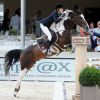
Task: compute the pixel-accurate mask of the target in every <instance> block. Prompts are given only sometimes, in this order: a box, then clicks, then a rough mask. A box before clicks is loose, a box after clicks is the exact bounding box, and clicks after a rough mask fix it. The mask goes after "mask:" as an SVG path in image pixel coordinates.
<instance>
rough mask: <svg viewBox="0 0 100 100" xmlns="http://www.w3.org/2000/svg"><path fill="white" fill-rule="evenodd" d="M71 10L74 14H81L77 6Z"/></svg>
mask: <svg viewBox="0 0 100 100" xmlns="http://www.w3.org/2000/svg"><path fill="white" fill-rule="evenodd" d="M73 10H74V12H75V13H76V14H80V13H81V10H80V8H79V6H78V5H75V6H74V8H73Z"/></svg>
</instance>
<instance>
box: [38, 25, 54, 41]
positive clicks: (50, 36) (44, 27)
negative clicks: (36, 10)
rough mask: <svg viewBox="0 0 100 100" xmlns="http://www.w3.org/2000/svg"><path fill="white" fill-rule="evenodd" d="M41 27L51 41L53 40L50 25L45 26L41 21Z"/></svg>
mask: <svg viewBox="0 0 100 100" xmlns="http://www.w3.org/2000/svg"><path fill="white" fill-rule="evenodd" d="M40 27H41V29H42V31H43V32H44V34H46V35H47V37H48V39H49V41H51V39H52V35H51V33H50V31H49V29H48V27H46V26H44V25H43V24H41V23H40Z"/></svg>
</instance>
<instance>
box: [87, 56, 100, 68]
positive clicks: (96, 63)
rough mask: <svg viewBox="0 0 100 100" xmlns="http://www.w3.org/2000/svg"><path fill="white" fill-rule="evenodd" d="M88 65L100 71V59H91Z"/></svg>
mask: <svg viewBox="0 0 100 100" xmlns="http://www.w3.org/2000/svg"><path fill="white" fill-rule="evenodd" d="M87 64H88V65H90V66H95V67H96V68H98V69H100V58H89V59H88V61H87Z"/></svg>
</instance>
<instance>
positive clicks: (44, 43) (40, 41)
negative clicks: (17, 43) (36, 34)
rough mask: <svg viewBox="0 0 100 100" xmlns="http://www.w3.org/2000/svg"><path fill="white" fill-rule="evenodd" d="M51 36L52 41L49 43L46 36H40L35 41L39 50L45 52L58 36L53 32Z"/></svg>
mask: <svg viewBox="0 0 100 100" xmlns="http://www.w3.org/2000/svg"><path fill="white" fill-rule="evenodd" d="M51 35H52V40H51V41H49V40H48V38H47V36H46V35H44V34H43V35H42V36H41V37H40V38H38V39H37V42H38V44H39V46H40V48H41V50H45V49H47V50H48V49H49V48H50V46H51V45H53V44H54V43H55V42H56V41H57V39H58V35H57V33H54V32H53V31H51Z"/></svg>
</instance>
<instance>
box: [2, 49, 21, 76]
mask: <svg viewBox="0 0 100 100" xmlns="http://www.w3.org/2000/svg"><path fill="white" fill-rule="evenodd" d="M21 52H22V50H20V49H14V50H11V51H9V52H7V53H6V55H5V62H4V70H5V75H8V74H9V69H10V67H11V66H12V65H14V64H15V63H16V62H18V60H19V59H20V54H21Z"/></svg>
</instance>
